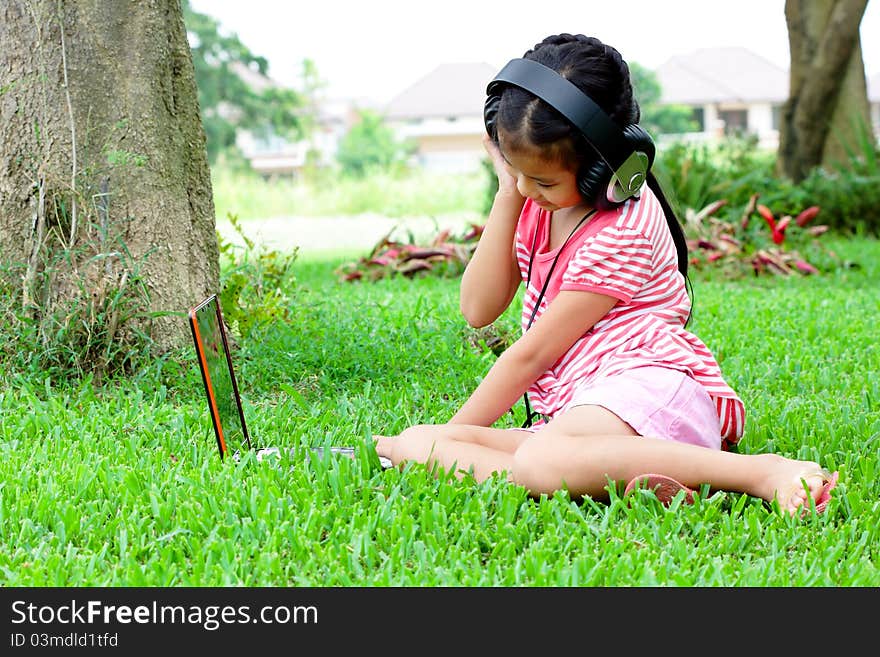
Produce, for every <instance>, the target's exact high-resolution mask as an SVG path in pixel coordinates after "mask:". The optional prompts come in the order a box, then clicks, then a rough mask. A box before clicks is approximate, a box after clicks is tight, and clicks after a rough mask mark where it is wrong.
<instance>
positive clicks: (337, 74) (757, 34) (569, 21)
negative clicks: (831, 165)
mask: <svg viewBox="0 0 880 657" xmlns="http://www.w3.org/2000/svg"><path fill="white" fill-rule="evenodd" d="M190 4H191V6H192V8H193V9H194V10H195V11H197V12H200V13H203V14H208V15H210V16H212V17H214V18H215V19H217V20H218V21H219V22H220V26H221V29H222V30H223V31H225V32H226V33H235V34H237V35H238V37H239V38H240V39H241V41H242V42H243V43H244V44H245V45H246V46H247V47H248V48H249V49H250V50H251V52H253V53H254V54H255V55H260V56H262V57H265V58H266V59H267V60H268V62H269V75H270V77H272V78H274V79H275V80H277V81H278V82H279V83H281V84H284V85H287V86H292V87H294V88H299V87H300V86H301V85H300V81H299V75H300V72H301V70H302V61H303V59H305V58H309V59H311V60H312V61H313V62H314V63H315V65H316V67H317V71H318V75H319V76H320V78H321V79H323V80H324V82H325V83H326V85H327V86H326V93H327V95H328V96H330V97H333V98H352V99H359V100H362V101H369V102H372V103H374V104H377V105H381V104H385V103H387V102H388V101H389V100H391V99H392V98H393V97H394V96H396V95H397V94H398V93H400V92H402V91H404V90H405V89H406V88H408V87H409V86H410V85H412V84H415V83H416V82H417V81H418V80H419V79H420V78H422V77H423V76H425V75H427V74H428V73H430V72H431V71H432V70H434V68H436V67H437V66H439V65H440V64H445V63H460V62H485V63H487V64H490V65H492V66H494V67H496V68H498V69H500V68H501V67H502V66H503V65H504V64H505V63H506V62H507V61H508V60H510V59H512V58H514V57H521V56H522V55H523V53H524V52H525V51H526V50H528V49H529V48H531V47H532V46H533V45H534V44H535V43H537V42H538V41H540V40H541V39H543V38H544V37H545V36H548V35H550V34H558V33H561V32H570V33H580V34H587V35H590V36H596V37H598V38H599V39H601V40H602V41H604V42H605V43H607V44H609V45H611V46H614V47H615V48H617V50H618V51H620V53H621V54H622V55H623V58H624V59H625V60H627V61H628V62H636V63H638V64H640V65H642V66H645V67H647V68H650V69H654V68H656V67H658V66H659V65H661V64H662V63H664V62H665V61H667V60H668V59H669V58H670V57H673V56H675V55H681V54H688V53H690V52H693V51H694V50H697V49H700V48H707V47H721V46H741V47H745V48H748V49H749V50H751V51H753V52H755V53H756V54H758V55H761V56H763V57H764V58H765V59H768V60H769V61H771V62H773V63H774V64H777V65H778V66H781V67H783V68H787V67H788V63H789V54H788V30H787V28H786V24H785V13H784V7H785V0H576V1H572V0H537V1H532V2H528V1H526V0H433V1H431V2H426V1H424V0H408V1H401V0H294V1H291V0H190ZM861 43H862V55H863V59H864V62H865V70H866V73H867V74H868V76H872V75H874V74H877V73H880V1H878V0H873V1H869V2H868V7H867V9H866V10H865V15H864V18H863V19H862V24H861Z"/></svg>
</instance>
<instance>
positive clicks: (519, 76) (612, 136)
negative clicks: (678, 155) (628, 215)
mask: <svg viewBox="0 0 880 657" xmlns="http://www.w3.org/2000/svg"><path fill="white" fill-rule="evenodd" d="M505 85H514V86H517V87H520V88H521V89H524V90H526V91H528V92H530V93H532V94H534V95H535V96H537V97H538V98H540V99H541V100H543V101H544V102H545V103H547V104H548V105H550V107H552V108H553V109H555V110H556V111H557V112H559V113H560V114H562V116H564V117H565V118H566V119H568V121H569V122H571V123H572V124H573V125H574V127H575V128H577V129H578V130H579V131H580V132H581V133H582V134H583V136H584V137H585V138H586V139H587V141H588V142H589V143H590V145H591V146H592V147H593V148H594V149H595V150H596V152H597V153H598V154H599V159H598V160H597V161H596V162H595V163H593V164H591V165H589V166H587V167H585V168H584V169H583V170H582V171H579V172H578V180H577V186H578V191H580V193H581V195H582V196H583V197H584V199H586V200H587V201H591V202H593V204H594V205H596V206H597V207H607V206H608V204H611V205H612V206H613V205H616V204H619V203H622V202H623V201H625V200H626V199H628V198H630V197H635V198H638V196H639V194H640V193H641V191H642V186H643V185H644V184H645V180H646V177H647V175H648V171H649V170H650V168H651V165H652V164H653V162H654V153H655V147H654V142H653V141H652V140H651V137H650V136H649V135H648V133H647V132H645V131H644V130H643V129H642V128H641V126H639V125H637V124H635V123H633V124H630V125H628V126H626V127H625V128H623V129H621V128H620V127H618V126H617V125H616V124H615V123H614V122H613V121H612V120H611V118H610V117H609V116H608V115H607V114H606V113H605V112H603V111H602V108H600V107H599V105H597V104H596V102H595V101H594V100H593V99H592V98H590V97H589V96H587V95H586V94H585V93H584V92H583V91H581V90H580V89H578V88H577V87H576V86H575V85H574V84H572V83H571V82H570V81H568V80H566V79H565V78H564V77H562V76H561V75H559V73H557V72H556V71H554V70H553V69H551V68H549V67H547V66H544V65H543V64H540V63H538V62H536V61H534V60H531V59H512V60H510V61H509V62H508V63H507V64H506V65H505V66H504V68H502V69H501V71H500V72H499V73H498V75H496V76H495V78H494V79H493V80H492V81H491V82H490V83H489V86H487V87H486V93H487V94H488V97H487V98H486V104H485V106H484V108H483V120H484V122H485V124H486V132H488V133H489V136H490V137H491V138H492V139H493V141H496V142H497V140H498V133H497V127H496V125H495V123H496V119H497V115H498V104H499V103H500V102H501V94H502V92H503V91H504V87H505Z"/></svg>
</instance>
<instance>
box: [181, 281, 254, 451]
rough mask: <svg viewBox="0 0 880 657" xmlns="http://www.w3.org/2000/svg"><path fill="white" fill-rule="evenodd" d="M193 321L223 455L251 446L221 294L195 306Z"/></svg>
mask: <svg viewBox="0 0 880 657" xmlns="http://www.w3.org/2000/svg"><path fill="white" fill-rule="evenodd" d="M189 321H190V327H191V328H192V333H193V340H194V341H195V345H196V354H197V356H198V360H199V368H200V369H201V371H202V381H203V382H204V384H205V393H206V396H207V399H208V407H209V408H210V411H211V420H212V422H213V424H214V434H215V436H216V438H217V447H218V448H219V450H220V455H221V456H226V455H227V454H235V453H237V452H239V451H242V450H245V449H250V439H249V437H248V433H247V427H246V426H245V422H244V413H243V411H242V408H241V402H240V398H239V395H238V385H237V384H236V381H235V370H234V369H233V368H232V358H231V356H230V354H229V344H228V342H227V340H226V331H225V330H224V328H223V315H222V313H221V312H220V304H219V303H218V300H217V295H212V296H210V297H208V298H207V299H205V300H204V301H203V302H202V303H200V304H199V305H198V306H196V307H195V308H193V309H191V310H190V312H189Z"/></svg>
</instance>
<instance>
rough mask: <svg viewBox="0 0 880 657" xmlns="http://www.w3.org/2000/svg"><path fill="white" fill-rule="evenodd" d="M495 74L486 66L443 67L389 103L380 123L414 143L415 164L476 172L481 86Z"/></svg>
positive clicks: (483, 95)
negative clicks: (384, 123)
mask: <svg viewBox="0 0 880 657" xmlns="http://www.w3.org/2000/svg"><path fill="white" fill-rule="evenodd" d="M496 73H497V71H496V70H495V67H493V66H490V65H489V64H485V63H457V64H442V65H440V66H438V67H437V68H435V69H434V70H433V71H431V72H430V73H428V74H427V75H426V76H425V77H423V78H422V79H420V80H419V81H417V82H416V83H415V84H413V85H412V86H410V87H408V88H407V89H404V90H403V91H401V92H400V93H399V94H397V96H395V97H394V98H392V99H391V101H390V102H389V103H388V106H387V107H386V108H385V121H386V123H387V124H388V125H389V126H390V127H391V128H392V129H393V130H394V132H395V134H396V135H397V137H398V138H399V139H405V140H408V141H411V142H413V143H415V145H416V154H415V156H414V157H415V160H416V164H418V165H420V166H422V167H424V168H426V169H430V170H432V171H442V172H454V173H461V172H468V171H474V170H476V169H478V168H479V166H480V160H481V159H482V157H483V156H484V154H485V151H484V150H483V145H482V136H483V133H484V132H485V127H484V125H483V105H484V103H485V100H486V85H488V84H489V82H490V81H491V80H492V78H493V77H495V74H496Z"/></svg>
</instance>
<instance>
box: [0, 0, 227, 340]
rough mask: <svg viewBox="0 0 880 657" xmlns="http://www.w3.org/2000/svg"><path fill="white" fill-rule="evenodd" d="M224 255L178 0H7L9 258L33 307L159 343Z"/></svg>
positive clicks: (5, 217) (1, 177)
mask: <svg viewBox="0 0 880 657" xmlns="http://www.w3.org/2000/svg"><path fill="white" fill-rule="evenodd" d="M218 260H219V255H218V244H217V234H216V228H215V221H214V204H213V199H212V191H211V179H210V171H209V168H208V162H207V155H206V149H205V135H204V131H203V129H202V124H201V119H200V116H199V107H198V100H197V93H196V83H195V75H194V71H193V64H192V57H191V54H190V49H189V44H188V42H187V36H186V30H185V27H184V23H183V16H182V13H181V8H180V2H179V0H146V1H136V0H63V1H62V0H7V1H6V2H3V3H2V6H0V262H2V264H5V265H6V280H7V283H8V282H9V281H10V280H11V281H12V282H13V284H14V285H15V286H16V288H17V289H19V290H20V292H21V298H22V303H23V305H24V309H25V311H26V312H27V313H29V314H30V315H31V317H33V318H36V319H39V320H40V321H41V322H43V326H44V327H45V326H47V323H46V322H48V321H49V320H50V319H51V321H52V322H57V321H60V319H63V317H62V315H66V317H67V319H68V321H69V320H70V317H71V316H72V314H71V313H72V311H71V309H72V308H75V307H76V308H80V309H86V310H87V311H88V313H91V315H93V316H95V315H96V313H97V316H98V317H99V319H100V320H101V321H102V322H103V324H104V326H103V328H104V329H106V331H107V332H106V333H105V334H104V339H105V341H106V344H105V345H104V347H106V353H110V351H111V346H112V343H114V342H115V341H119V340H123V339H124V338H125V335H126V333H127V334H128V335H132V332H134V333H140V334H141V335H142V336H143V335H149V336H150V337H151V338H152V340H144V344H147V345H150V346H151V347H152V348H153V349H154V350H155V351H156V353H161V352H164V351H166V350H167V349H169V348H171V347H174V346H180V345H181V344H183V341H184V340H185V339H187V335H188V331H189V329H188V327H187V323H186V321H185V319H184V318H183V317H182V316H180V314H179V313H181V312H182V311H185V310H186V308H187V307H189V306H191V305H194V303H195V302H197V301H199V300H201V299H202V298H203V297H205V296H206V295H207V294H209V293H212V292H215V291H217V288H218V285H219V265H218ZM10 263H11V264H12V268H11V269H10V268H9V265H10ZM138 313H140V315H139V316H135V317H132V315H137V314H138ZM165 313H177V315H174V316H170V315H168V314H165ZM53 318H54V319H53ZM126 322H127V323H128V325H127V326H123V325H124V324H125V323H126ZM56 325H57V324H56ZM95 328H99V327H95ZM91 333H92V332H91V331H90V334H91ZM44 338H46V339H48V338H47V336H45V335H44Z"/></svg>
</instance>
